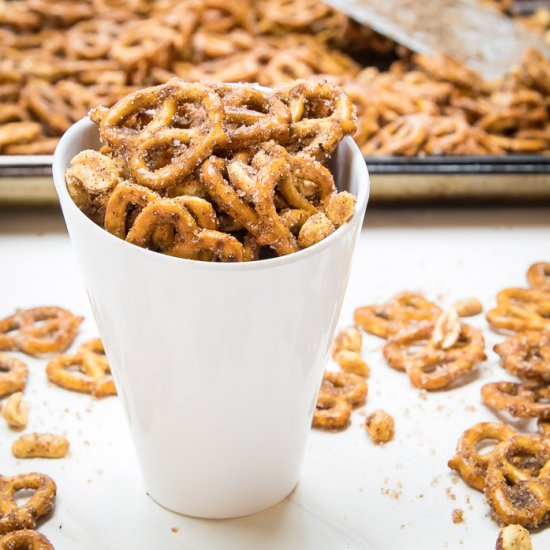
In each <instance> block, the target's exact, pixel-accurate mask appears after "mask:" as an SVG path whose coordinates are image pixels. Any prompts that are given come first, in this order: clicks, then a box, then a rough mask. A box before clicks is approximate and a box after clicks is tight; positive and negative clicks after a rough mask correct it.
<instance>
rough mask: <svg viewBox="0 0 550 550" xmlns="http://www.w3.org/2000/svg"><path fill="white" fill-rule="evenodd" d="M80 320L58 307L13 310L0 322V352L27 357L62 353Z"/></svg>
mask: <svg viewBox="0 0 550 550" xmlns="http://www.w3.org/2000/svg"><path fill="white" fill-rule="evenodd" d="M83 320H84V318H83V317H77V316H75V315H73V314H72V313H71V312H70V311H68V310H66V309H63V308H60V307H35V308H31V309H20V310H17V311H16V312H15V313H14V314H13V315H10V316H9V317H6V318H5V319H2V320H0V349H2V350H19V351H22V352H23V353H26V354H28V355H44V354H49V353H55V352H61V351H65V350H66V349H67V348H68V347H69V346H70V345H71V343H72V341H73V340H74V338H75V336H76V332H77V330H78V327H79V326H80V323H82V321H83Z"/></svg>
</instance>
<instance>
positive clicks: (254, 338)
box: [53, 118, 369, 518]
mask: <svg viewBox="0 0 550 550" xmlns="http://www.w3.org/2000/svg"><path fill="white" fill-rule="evenodd" d="M98 146H99V139H98V131H97V127H96V125H95V124H93V123H92V122H91V121H90V120H89V119H87V118H86V119H83V120H81V121H80V122H78V123H76V124H75V125H74V126H73V127H72V128H70V129H69V130H68V132H67V133H66V134H65V135H64V136H63V138H62V139H61V142H60V143H59V146H58V148H57V150H56V152H55V157H54V164H53V175H54V179H55V185H56V188H57V194H58V196H59V200H60V203H61V206H62V209H63V214H64V216H65V221H66V224H67V227H68V230H69V234H70V237H71V241H72V244H73V249H74V251H75V253H76V255H77V258H78V261H79V263H80V267H81V270H82V274H83V277H84V282H85V285H86V288H87V291H88V295H89V299H90V302H91V305H92V309H93V313H94V317H95V320H96V322H97V327H98V330H99V334H100V336H101V338H102V340H103V342H104V345H105V349H106V353H107V356H108V358H109V361H110V363H111V365H112V370H113V374H114V378H115V382H116V385H117V388H118V392H119V396H120V399H122V402H123V404H124V408H125V410H126V412H127V415H128V419H129V423H130V427H131V431H132V435H133V439H134V442H135V445H136V448H137V454H138V457H139V460H140V462H141V469H142V472H143V477H144V480H145V484H146V488H147V491H148V492H149V494H150V495H151V496H152V497H153V498H154V499H155V500H156V501H157V502H158V503H160V504H161V505H163V506H165V507H166V508H169V509H171V510H173V511H175V512H179V513H182V514H186V515H191V516H199V517H207V518H229V517H236V516H242V515H247V514H251V513H254V512H258V511H261V510H263V509H265V508H268V507H270V506H272V505H274V504H276V503H278V502H279V501H281V500H282V499H284V498H285V497H286V496H287V495H288V494H289V493H290V492H291V491H292V490H293V489H294V487H295V485H296V483H297V481H298V477H299V473H300V467H301V463H302V459H303V455H304V450H305V447H306V442H307V438H308V434H309V432H310V429H311V419H312V415H313V411H314V408H315V401H316V395H317V392H318V390H319V386H320V383H321V379H322V374H323V370H324V368H325V367H326V364H327V360H328V354H329V348H330V344H331V341H332V338H333V336H334V331H335V328H336V323H337V320H338V316H339V313H340V308H341V305H342V300H343V297H344V292H345V290H346V285H347V282H348V277H349V272H350V263H351V259H352V255H353V250H354V247H355V243H356V241H357V238H358V235H359V232H360V230H361V226H362V223H363V217H364V214H365V209H366V206H367V201H368V194H369V178H368V173H367V169H366V166H365V161H364V160H363V157H362V155H361V152H360V151H359V149H358V147H357V146H356V145H355V143H354V142H353V140H352V139H351V138H346V139H344V141H343V142H342V143H341V144H340V146H339V148H338V150H337V152H336V153H335V156H334V163H333V164H334V170H333V173H334V176H335V179H336V182H337V185H338V187H339V188H340V189H348V190H349V191H351V192H352V193H354V194H355V195H356V196H357V206H356V211H355V214H354V216H353V218H352V219H351V220H350V221H349V222H348V223H346V224H344V225H343V226H342V227H340V228H339V229H338V230H337V231H336V232H335V233H333V234H332V235H330V236H329V237H328V238H326V239H325V240H323V241H322V242H320V243H318V244H316V245H314V246H312V247H311V248H308V249H305V250H302V251H300V252H297V253H294V254H291V255H289V256H284V257H279V258H273V259H269V260H261V261H256V262H246V263H210V262H199V261H193V260H184V259H180V258H173V257H170V256H165V255H163V254H159V253H156V252H151V251H149V250H145V249H143V248H139V247H138V246H134V245H132V244H129V243H127V242H125V241H123V240H121V239H118V238H116V237H114V236H113V235H111V234H110V233H108V232H107V231H105V230H104V229H102V228H101V227H99V226H97V225H96V224H94V223H93V222H92V221H90V220H89V219H88V218H87V217H86V216H85V215H84V214H83V213H82V212H81V211H80V210H79V209H78V207H77V206H76V205H75V204H74V203H73V201H72V200H71V198H70V196H69V194H68V192H67V188H66V185H65V179H64V171H65V169H66V168H67V167H68V166H69V165H70V161H71V159H72V158H73V157H74V156H75V155H76V154H77V153H78V152H80V151H82V150H83V149H89V148H97V147H98Z"/></svg>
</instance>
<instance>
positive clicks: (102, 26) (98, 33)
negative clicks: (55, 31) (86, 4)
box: [66, 19, 120, 59]
mask: <svg viewBox="0 0 550 550" xmlns="http://www.w3.org/2000/svg"><path fill="white" fill-rule="evenodd" d="M119 32H120V27H119V26H118V25H116V24H115V23H114V22H113V21H112V20H110V19H103V20H102V19H88V20H86V21H82V22H80V23H78V24H77V25H75V26H74V27H72V28H71V29H70V30H69V31H68V32H67V48H66V49H67V54H68V55H69V56H71V57H76V58H80V59H101V58H102V57H105V56H106V55H107V54H108V53H109V50H110V49H111V45H112V43H113V41H114V40H115V39H116V38H117V37H118V35H119Z"/></svg>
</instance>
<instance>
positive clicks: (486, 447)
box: [475, 439, 500, 456]
mask: <svg viewBox="0 0 550 550" xmlns="http://www.w3.org/2000/svg"><path fill="white" fill-rule="evenodd" d="M499 443H500V441H499V440H498V439H482V440H481V441H478V442H477V443H476V445H475V451H476V453H477V454H478V455H480V456H485V455H488V454H490V453H492V452H493V450H494V449H495V447H496V446H497V445H498V444H499Z"/></svg>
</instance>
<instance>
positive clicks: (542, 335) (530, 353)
mask: <svg viewBox="0 0 550 550" xmlns="http://www.w3.org/2000/svg"><path fill="white" fill-rule="evenodd" d="M494 350H495V352H496V353H498V355H500V358H501V363H502V366H503V367H504V368H505V369H506V370H507V371H509V372H511V373H512V374H513V375H514V376H517V377H518V378H521V379H522V380H529V381H533V380H534V381H539V382H545V383H549V382H550V331H548V332H520V333H518V334H515V335H513V336H509V337H508V338H506V340H505V341H504V342H502V343H500V344H497V345H496V346H495V347H494Z"/></svg>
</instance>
